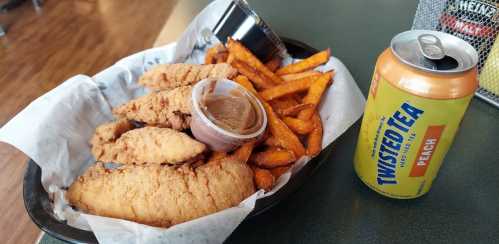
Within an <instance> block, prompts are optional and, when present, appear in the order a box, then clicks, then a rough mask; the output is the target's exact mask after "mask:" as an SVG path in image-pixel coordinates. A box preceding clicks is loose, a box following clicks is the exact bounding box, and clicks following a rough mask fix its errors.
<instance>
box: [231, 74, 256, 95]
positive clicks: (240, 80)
mask: <svg viewBox="0 0 499 244" xmlns="http://www.w3.org/2000/svg"><path fill="white" fill-rule="evenodd" d="M234 81H235V82H237V83H239V84H240V85H241V86H243V87H244V88H246V90H248V91H250V92H252V93H253V94H257V91H256V90H255V87H253V84H251V81H249V79H248V77H246V76H244V75H238V76H236V78H234Z"/></svg>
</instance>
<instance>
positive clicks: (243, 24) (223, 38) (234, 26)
mask: <svg viewBox="0 0 499 244" xmlns="http://www.w3.org/2000/svg"><path fill="white" fill-rule="evenodd" d="M212 32H213V34H214V35H215V36H216V37H217V38H218V40H219V41H220V42H222V43H226V42H227V39H228V38H229V37H232V38H233V39H236V40H239V41H240V42H242V43H243V44H244V46H246V47H247V48H248V49H249V50H250V51H251V52H252V53H253V54H255V55H256V56H257V57H258V58H259V59H260V60H262V61H264V62H265V61H268V60H270V59H271V58H272V57H273V56H275V55H278V56H281V57H286V56H287V50H286V47H285V46H284V43H283V42H282V41H281V39H280V38H279V36H277V34H276V33H275V32H274V31H272V29H270V27H269V26H268V25H267V24H266V23H265V22H264V21H263V20H262V19H261V18H260V17H259V16H258V15H257V14H256V13H255V12H254V11H253V10H252V9H251V8H250V6H249V5H248V3H247V2H246V1H244V0H233V1H232V2H231V3H230V5H229V6H228V7H227V9H226V10H225V12H224V13H223V15H222V17H220V20H219V21H218V23H217V24H216V25H215V27H214V28H213V30H212Z"/></svg>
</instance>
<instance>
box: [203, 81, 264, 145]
mask: <svg viewBox="0 0 499 244" xmlns="http://www.w3.org/2000/svg"><path fill="white" fill-rule="evenodd" d="M200 107H201V110H202V111H203V113H204V114H205V115H206V117H208V119H209V120H210V121H212V122H213V123H214V124H215V125H217V126H218V127H221V128H223V129H224V130H227V131H229V132H232V133H235V134H240V135H247V134H251V133H254V132H256V131H257V130H258V129H259V128H260V127H261V124H262V123H263V122H262V115H261V114H259V112H258V111H259V110H258V109H257V108H258V107H257V104H255V101H254V99H252V98H251V97H249V96H248V95H246V94H244V93H243V92H241V91H238V90H231V91H230V93H229V94H228V95H220V94H213V92H210V91H205V93H204V94H203V97H202V99H201V101H200Z"/></svg>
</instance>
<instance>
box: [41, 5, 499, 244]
mask: <svg viewBox="0 0 499 244" xmlns="http://www.w3.org/2000/svg"><path fill="white" fill-rule="evenodd" d="M204 2H206V1H204ZM248 2H249V3H250V5H251V6H252V7H253V8H254V9H255V10H256V12H258V13H259V15H260V16H261V17H262V18H263V19H264V20H265V21H266V22H268V24H269V25H270V26H271V27H272V28H273V29H274V30H275V31H276V32H278V33H279V34H280V35H282V36H286V37H289V38H293V39H296V40H300V41H303V42H305V43H307V44H309V45H311V46H313V47H315V48H318V49H324V48H327V47H331V50H332V55H334V56H335V57H337V58H339V59H340V60H341V61H343V63H344V64H345V65H346V66H347V67H348V69H349V70H350V72H351V73H352V75H353V77H354V78H355V80H356V82H357V84H358V86H359V87H360V89H361V90H362V92H363V93H364V94H365V95H366V94H367V91H368V88H369V84H370V80H371V74H372V71H373V68H374V63H375V60H376V58H377V56H378V54H379V53H380V52H381V51H382V50H383V49H385V48H386V47H387V46H388V44H389V42H390V39H391V38H392V37H393V36H394V35H395V34H397V33H399V32H402V31H404V30H408V29H410V27H411V25H412V19H413V16H414V13H415V10H416V6H417V1H415V0H364V1H360V0H348V1H347V0H345V1H340V0H317V1H304V0H288V1H278V0H266V1H263V0H260V1H257V0H249V1H248ZM359 126H360V122H357V123H356V124H355V125H354V126H353V127H351V128H350V129H349V130H348V131H347V132H346V133H345V134H344V135H343V136H342V137H341V138H340V139H339V140H338V141H337V143H336V144H335V146H334V147H333V150H334V152H333V153H331V156H330V158H328V159H327V162H325V163H323V164H322V165H321V167H320V168H319V170H318V171H317V172H316V173H315V174H314V175H313V176H312V177H310V178H309V179H308V180H307V181H306V182H305V183H304V184H303V185H302V186H301V187H300V188H299V189H298V190H297V191H296V192H295V193H293V194H291V195H290V196H289V197H287V198H286V199H284V200H283V201H282V202H280V203H279V204H278V205H277V206H275V207H273V208H272V209H270V210H269V211H267V212H265V213H263V214H261V215H259V216H257V217H254V218H252V219H249V220H247V221H245V222H244V223H242V224H241V225H240V226H239V227H238V228H237V229H236V230H235V231H234V233H233V234H232V235H231V236H230V237H229V238H228V240H227V241H226V243H251V244H255V243H273V244H277V243H401V242H405V243H423V242H431V243H456V242H459V243H472V242H474V243H492V242H498V241H499V110H497V109H495V108H494V107H492V106H490V105H489V104H487V103H485V102H483V101H481V100H480V99H478V98H475V99H473V101H472V102H471V105H470V107H469V110H468V112H467V113H466V115H465V118H464V120H463V122H462V125H461V129H460V130H459V132H458V134H457V136H456V138H455V141H454V144H453V146H452V147H451V149H450V151H449V153H448V154H447V156H446V158H445V162H444V164H443V166H442V168H441V170H440V173H439V175H438V177H437V179H436V180H435V182H434V184H433V187H432V189H431V191H430V192H429V193H428V194H426V195H425V196H423V197H420V198H418V199H415V200H394V199H389V198H385V197H383V196H381V195H378V194H377V193H375V192H374V191H372V190H370V189H369V188H367V187H366V186H365V185H364V184H363V183H362V182H361V181H360V180H359V179H358V178H357V176H356V175H355V172H354V170H353V165H352V159H353V154H354V149H355V144H356V141H357V135H358V131H359ZM43 242H46V243H48V242H50V240H49V238H44V241H43Z"/></svg>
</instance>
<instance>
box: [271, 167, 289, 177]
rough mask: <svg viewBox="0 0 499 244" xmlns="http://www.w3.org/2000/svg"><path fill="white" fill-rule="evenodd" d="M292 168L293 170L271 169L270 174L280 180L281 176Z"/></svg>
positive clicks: (286, 168)
mask: <svg viewBox="0 0 499 244" xmlns="http://www.w3.org/2000/svg"><path fill="white" fill-rule="evenodd" d="M290 168H291V166H281V167H276V168H273V169H270V173H272V175H274V177H275V178H276V179H279V177H281V175H283V174H284V173H286V172H288V170H289V169H290Z"/></svg>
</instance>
